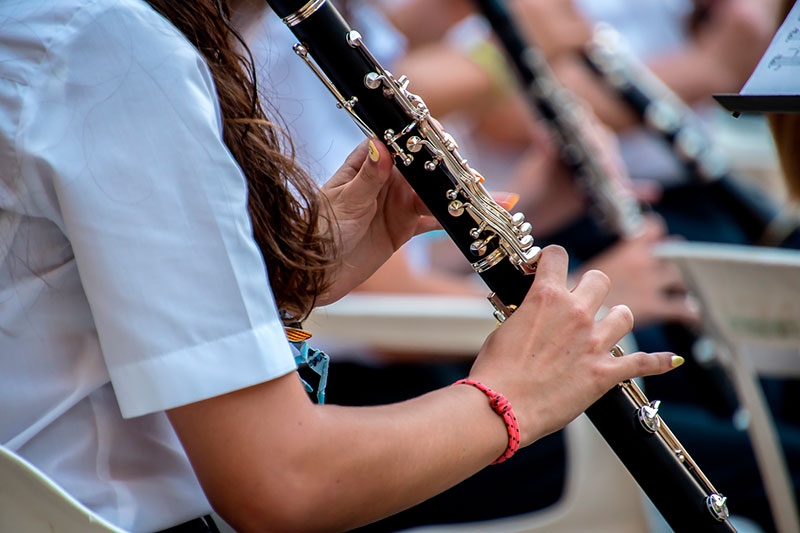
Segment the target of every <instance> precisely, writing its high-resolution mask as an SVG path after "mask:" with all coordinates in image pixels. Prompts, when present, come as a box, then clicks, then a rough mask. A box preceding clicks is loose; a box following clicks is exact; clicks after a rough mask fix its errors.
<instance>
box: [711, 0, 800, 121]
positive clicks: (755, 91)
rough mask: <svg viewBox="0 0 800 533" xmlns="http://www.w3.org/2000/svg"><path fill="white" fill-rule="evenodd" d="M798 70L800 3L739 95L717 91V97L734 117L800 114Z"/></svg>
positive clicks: (799, 67) (799, 77)
mask: <svg viewBox="0 0 800 533" xmlns="http://www.w3.org/2000/svg"><path fill="white" fill-rule="evenodd" d="M795 43H797V44H795ZM798 69H800V2H795V5H794V6H793V7H792V8H791V9H790V10H789V13H788V14H787V16H786V19H784V21H783V22H782V23H781V26H780V28H778V31H777V32H776V33H775V36H774V37H773V38H772V42H770V44H769V47H767V50H766V52H764V55H763V56H762V57H761V59H760V60H759V62H758V65H757V66H756V68H755V70H754V71H753V73H752V74H751V75H750V79H748V80H747V83H745V84H744V87H742V90H741V91H739V93H738V94H715V95H713V96H714V99H715V100H716V101H717V102H718V103H719V104H720V105H722V107H724V108H725V109H727V110H728V111H730V112H731V113H733V116H734V117H738V116H739V115H741V114H743V113H757V114H761V113H800V81H798V80H800V73H798V72H795V71H796V70H798Z"/></svg>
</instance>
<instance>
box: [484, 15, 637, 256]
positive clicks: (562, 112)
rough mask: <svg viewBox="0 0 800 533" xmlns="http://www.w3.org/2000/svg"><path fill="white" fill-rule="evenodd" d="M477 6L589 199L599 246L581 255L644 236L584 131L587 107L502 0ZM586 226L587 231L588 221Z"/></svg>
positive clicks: (631, 203) (629, 199)
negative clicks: (526, 35) (563, 83)
mask: <svg viewBox="0 0 800 533" xmlns="http://www.w3.org/2000/svg"><path fill="white" fill-rule="evenodd" d="M475 4H476V6H477V7H478V8H479V10H480V13H481V14H482V15H483V17H484V18H485V19H486V20H487V21H488V22H489V24H490V25H491V27H492V30H493V32H494V34H495V35H496V36H497V38H498V39H499V41H500V43H501V45H502V48H503V50H504V52H505V54H506V56H507V59H508V62H509V66H510V67H511V69H512V70H513V71H514V73H515V74H516V76H517V78H518V79H519V82H520V86H521V88H522V89H523V91H524V95H525V97H526V98H525V101H526V102H527V103H528V104H529V106H530V107H531V109H532V111H533V113H534V114H535V115H537V116H539V117H540V118H541V119H543V120H544V122H545V124H546V125H547V127H548V130H549V131H550V133H551V135H552V136H553V137H554V141H555V143H556V146H558V147H559V155H560V159H561V161H562V162H563V163H564V165H565V166H566V167H567V169H568V170H569V171H570V173H571V174H572V176H573V177H575V178H576V181H577V185H578V186H579V187H580V189H581V190H582V191H583V192H584V194H585V195H586V197H587V198H588V200H589V205H590V212H591V215H592V216H593V218H594V220H595V221H597V230H596V231H595V232H593V235H592V237H593V239H592V240H593V241H594V245H593V246H590V247H588V248H587V247H586V246H584V247H583V248H581V250H580V256H581V257H580V258H581V259H584V260H585V259H589V258H590V257H592V256H593V255H596V254H597V253H599V252H601V251H603V250H604V249H605V248H607V247H608V246H610V245H611V244H613V243H614V242H615V241H616V240H618V239H624V238H627V237H632V236H635V235H638V234H640V233H641V231H642V229H643V224H644V218H643V215H642V210H641V207H640V205H639V203H638V202H637V201H636V199H635V198H634V196H633V195H632V193H631V192H630V191H628V190H626V189H625V188H624V187H622V186H621V185H620V184H618V183H616V182H615V181H614V180H613V179H612V177H611V176H609V175H608V173H607V171H606V169H605V168H604V167H603V166H602V164H601V163H600V158H599V156H598V154H597V150H596V148H595V147H594V146H593V145H591V144H590V143H589V142H587V140H586V139H585V137H584V135H583V131H582V127H581V122H580V121H581V113H582V109H581V108H580V106H579V105H578V103H577V102H576V101H575V99H574V97H573V95H572V94H571V93H570V92H569V90H567V89H566V88H564V87H563V86H561V84H560V83H559V82H558V80H557V79H556V77H555V75H554V74H553V73H552V70H551V69H550V66H549V64H548V63H547V60H546V59H545V57H544V55H543V54H542V53H541V50H540V49H539V48H537V47H535V46H532V45H531V43H530V42H529V41H528V40H526V38H524V37H523V36H522V33H521V31H520V30H519V29H518V28H517V25H516V22H515V21H514V20H512V18H511V15H510V14H509V12H508V9H507V8H506V7H505V5H504V4H503V3H502V2H499V1H494V0H475ZM581 230H583V231H586V225H585V224H584V225H582V227H581Z"/></svg>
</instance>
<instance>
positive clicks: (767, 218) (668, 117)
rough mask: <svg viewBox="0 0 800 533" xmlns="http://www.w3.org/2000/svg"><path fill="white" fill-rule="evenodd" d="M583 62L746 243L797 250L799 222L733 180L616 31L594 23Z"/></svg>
mask: <svg viewBox="0 0 800 533" xmlns="http://www.w3.org/2000/svg"><path fill="white" fill-rule="evenodd" d="M583 57H584V60H585V61H586V64H587V65H588V66H589V67H590V69H591V70H592V71H593V72H595V73H596V74H597V75H598V76H599V77H600V78H601V79H602V80H603V81H604V82H605V83H606V84H607V85H608V86H609V87H611V88H612V89H613V90H614V91H615V92H616V93H617V94H618V95H619V97H620V98H621V100H622V101H624V102H625V103H626V104H627V105H628V106H629V107H630V109H631V110H632V111H633V112H634V113H635V114H636V116H637V117H639V120H640V121H641V123H642V125H643V126H645V127H646V128H647V129H649V130H651V131H653V132H654V133H656V134H657V135H659V136H660V137H662V138H663V139H664V141H665V142H667V143H669V145H670V146H671V148H672V150H673V151H674V153H675V154H676V156H677V157H678V158H679V159H680V160H681V161H683V162H684V163H685V164H686V166H687V167H688V169H689V171H690V175H691V176H692V178H693V179H694V180H696V181H697V182H699V183H701V184H702V185H703V186H704V187H706V188H708V190H709V193H710V194H711V195H713V196H714V197H717V198H719V199H720V200H721V201H722V203H723V205H725V206H726V207H727V209H729V210H730V211H731V212H732V213H733V218H734V219H735V220H736V221H737V223H738V225H739V226H740V227H741V230H742V232H743V233H744V235H745V236H746V238H747V239H748V241H749V242H748V243H747V244H751V245H760V246H774V247H782V248H794V249H799V248H800V219H799V218H797V217H796V216H793V215H791V214H790V213H787V212H786V211H785V210H783V209H781V206H780V205H778V203H777V202H776V201H775V200H774V199H773V198H771V197H770V196H768V195H767V194H766V193H765V192H764V191H763V190H761V189H759V188H757V187H755V186H753V185H750V184H748V183H747V182H746V181H745V180H744V178H742V177H739V176H736V175H734V173H733V171H732V170H731V168H730V167H729V165H728V163H727V161H726V159H725V157H724V155H723V154H722V153H721V152H720V150H719V149H718V148H717V147H715V146H714V144H713V142H712V141H711V139H710V138H709V136H708V134H707V132H706V129H705V128H704V127H703V124H702V122H701V119H700V117H698V116H697V114H696V113H695V112H694V111H693V110H692V109H691V108H690V107H689V106H688V105H687V104H686V103H685V102H683V100H681V98H680V97H679V96H678V95H676V94H675V93H674V92H673V91H672V89H670V88H669V87H668V86H667V85H666V84H665V83H664V82H663V81H661V80H660V79H659V78H658V77H657V76H656V75H655V74H654V73H653V72H652V71H651V70H650V69H649V68H648V67H647V66H646V65H645V64H643V63H642V62H641V61H640V60H639V59H638V58H637V57H636V56H635V55H634V54H633V53H632V52H631V51H630V50H629V49H628V48H627V46H626V45H625V43H624V41H623V38H622V36H621V35H620V34H619V33H618V32H617V31H616V30H615V29H614V28H612V27H611V26H609V25H607V24H602V23H601V24H598V25H597V26H596V27H595V30H594V34H593V38H592V41H591V42H590V43H589V44H588V45H587V47H586V50H585V52H584V54H583Z"/></svg>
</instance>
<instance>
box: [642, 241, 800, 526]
mask: <svg viewBox="0 0 800 533" xmlns="http://www.w3.org/2000/svg"><path fill="white" fill-rule="evenodd" d="M656 254H657V255H658V256H660V257H663V258H666V259H668V260H670V261H672V262H674V263H675V264H676V265H678V267H679V268H680V269H681V272H682V274H683V276H684V278H685V280H686V282H687V283H688V285H689V287H690V289H691V290H692V292H693V293H694V294H695V295H696V297H697V298H698V300H699V301H700V304H701V308H702V310H703V319H704V327H705V329H706V332H707V334H708V335H709V336H710V337H711V338H712V339H714V340H715V341H716V343H717V344H719V345H720V346H722V347H723V348H724V351H723V353H722V354H721V355H722V357H721V359H720V362H721V363H722V364H723V365H724V366H725V367H726V368H727V369H728V371H729V373H730V376H731V378H732V382H733V386H734V388H735V390H736V393H737V395H738V397H739V400H740V402H741V404H742V406H743V407H744V408H745V409H746V410H747V411H748V413H749V424H748V434H749V436H750V439H751V441H752V443H753V450H754V452H755V456H756V461H757V463H758V466H759V470H760V472H761V475H762V478H763V480H764V486H765V489H766V492H767V496H768V498H769V502H770V508H771V510H772V514H773V518H774V520H775V523H776V526H777V528H778V531H781V532H798V531H800V520H798V509H797V506H796V503H795V501H796V500H795V493H794V490H793V487H792V484H791V481H790V479H789V475H788V470H787V468H786V461H785V456H784V454H783V450H782V448H781V445H780V442H779V439H778V437H777V434H776V431H775V425H774V420H773V418H772V414H771V413H770V411H769V407H768V405H767V402H766V399H765V398H764V393H763V390H762V388H761V386H760V383H759V377H760V376H765V377H766V376H772V377H780V376H783V377H800V251H796V250H784V249H774V248H764V247H753V246H738V245H722V244H708V243H696V242H695V243H690V242H674V243H673V242H671V243H665V244H663V245H660V246H659V248H658V249H657V250H656Z"/></svg>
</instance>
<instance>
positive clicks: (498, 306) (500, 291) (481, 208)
mask: <svg viewBox="0 0 800 533" xmlns="http://www.w3.org/2000/svg"><path fill="white" fill-rule="evenodd" d="M268 3H269V4H270V6H271V7H272V9H273V10H274V11H275V13H276V14H277V15H278V16H279V17H281V18H282V19H283V22H284V23H285V24H286V25H287V26H288V27H289V28H290V29H291V31H292V32H293V33H294V35H295V36H296V37H297V39H298V41H299V42H298V43H297V44H296V45H295V47H294V50H295V52H296V53H297V55H298V56H300V58H302V59H303V60H304V61H306V63H307V64H308V66H309V67H310V68H311V69H312V70H313V71H314V72H315V73H316V74H317V76H318V77H319V78H320V80H321V81H322V82H323V83H324V84H325V85H326V86H327V87H328V89H329V90H330V91H331V93H332V94H333V95H334V96H335V98H336V105H337V107H340V108H342V109H344V110H345V111H346V112H348V113H349V114H350V115H351V117H352V118H353V119H354V120H355V122H356V124H358V126H359V127H360V128H361V129H362V130H363V131H364V133H365V134H366V135H367V136H368V137H370V138H375V139H379V140H381V141H382V142H383V143H384V144H385V145H386V146H387V147H388V148H389V150H390V151H391V153H392V154H393V156H394V159H395V162H396V163H397V167H398V169H399V170H400V172H401V173H402V174H403V176H404V177H405V178H406V180H407V181H408V182H409V184H410V185H411V186H412V187H413V188H414V190H415V191H416V192H417V194H418V195H419V196H420V198H421V199H422V200H423V202H424V203H425V204H426V205H427V207H428V208H429V209H430V211H431V213H432V214H433V215H434V216H435V217H436V218H437V219H438V220H439V222H440V223H441V225H442V227H443V228H444V230H445V231H446V232H447V233H448V235H449V236H450V237H451V239H452V240H453V242H454V243H455V244H456V246H457V247H458V248H459V250H460V251H461V253H462V254H463V255H464V256H465V257H466V258H467V260H468V261H469V262H470V264H471V265H472V268H473V269H474V270H475V272H476V273H477V274H478V275H479V276H480V277H481V279H482V280H483V281H484V282H485V283H486V285H487V286H488V287H489V289H490V290H491V294H490V295H489V301H490V302H491V303H492V305H493V306H494V308H495V312H494V316H495V318H497V320H498V321H500V322H502V321H504V320H505V319H506V318H508V317H509V316H510V315H511V314H512V313H513V311H514V309H515V308H516V307H517V306H518V305H519V304H521V303H522V301H523V299H524V297H525V295H526V294H527V292H528V290H529V289H530V287H531V284H532V283H533V278H534V274H535V272H536V266H537V262H538V260H539V254H540V252H541V249H540V248H539V247H538V246H535V244H534V239H533V237H532V235H531V231H532V228H531V225H530V223H528V222H526V221H525V217H524V215H522V214H521V213H517V214H514V215H512V214H510V213H509V212H508V211H506V210H505V209H504V208H502V207H501V206H500V205H499V204H498V203H497V202H495V201H494V200H493V199H492V197H491V196H490V195H489V194H488V192H487V191H486V189H485V188H484V186H483V182H484V179H483V177H482V176H481V175H480V174H479V173H478V172H476V171H475V170H474V169H472V168H470V166H469V165H468V164H467V161H466V159H464V158H463V157H462V156H461V154H460V153H459V151H458V146H457V144H456V142H455V140H454V139H453V137H452V136H450V135H449V134H448V133H447V132H446V131H444V130H443V129H442V128H441V126H439V125H438V123H437V122H436V121H434V120H432V119H431V115H430V113H429V111H428V109H427V107H426V106H425V104H424V102H423V101H422V100H421V99H420V98H419V97H418V96H416V95H414V94H412V93H410V92H409V91H408V83H409V82H408V79H407V78H406V77H404V76H401V77H399V78H395V77H394V76H393V75H392V74H391V73H390V72H389V71H387V70H386V69H385V68H383V67H382V66H381V65H380V63H379V62H378V61H377V60H376V59H375V57H374V56H373V55H372V54H371V53H370V51H369V50H368V49H367V47H366V46H365V44H364V42H363V39H362V37H361V35H360V34H359V33H358V32H357V31H354V30H353V29H351V28H350V26H349V25H348V23H347V22H346V21H345V20H344V18H343V17H342V16H341V14H340V13H339V12H338V11H337V10H336V8H335V7H334V6H333V5H332V4H331V3H330V2H327V0H309V1H307V2H306V0H268ZM612 354H613V355H616V356H620V355H622V354H621V353H620V352H618V351H617V349H616V347H615V348H614V349H612ZM587 415H588V416H589V418H590V420H591V421H592V422H593V423H594V425H595V426H596V427H597V428H598V429H599V431H600V433H601V434H602V435H603V437H604V438H605V439H606V441H607V442H608V443H609V444H610V445H611V448H612V449H613V450H614V451H615V453H616V454H617V456H618V457H619V458H620V459H621V460H622V462H623V463H624V464H625V466H626V467H627V468H628V470H629V471H630V472H631V474H632V475H633V477H634V478H635V479H636V480H637V482H638V483H639V485H640V486H641V487H642V488H643V490H644V492H645V493H646V494H647V495H648V496H649V497H650V499H651V500H652V501H653V502H654V504H655V505H656V507H657V508H658V509H659V510H660V511H661V513H662V514H663V515H664V517H665V518H666V519H667V521H668V522H669V524H670V525H671V526H672V527H673V529H675V530H676V531H678V532H683V531H686V532H696V531H704V530H705V531H711V530H714V531H716V530H721V531H735V530H734V529H733V527H732V526H731V524H730V522H729V520H728V508H727V505H726V499H725V497H724V496H722V495H720V494H719V493H717V491H716V490H715V489H714V488H713V486H712V485H711V483H710V482H709V481H708V479H707V478H706V476H705V475H704V474H703V473H702V471H701V470H700V469H699V468H698V467H697V465H696V464H695V463H694V461H693V460H692V459H691V457H690V456H689V454H688V453H687V452H686V451H685V450H684V449H683V447H682V446H681V445H680V443H679V442H678V440H677V439H676V438H675V436H674V435H673V434H672V433H671V432H670V431H669V429H668V428H667V427H666V424H664V423H663V421H662V420H661V417H660V416H659V415H658V402H649V401H648V400H647V398H646V397H645V396H644V394H643V393H642V391H641V390H640V389H639V388H638V387H637V386H636V384H635V383H633V382H632V381H626V382H624V383H620V384H619V385H617V386H616V387H614V388H613V389H611V390H610V391H609V392H607V393H606V394H605V395H604V396H603V397H601V398H600V399H599V400H598V401H597V402H595V403H594V404H593V405H592V406H591V407H590V408H589V409H588V410H587Z"/></svg>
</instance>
